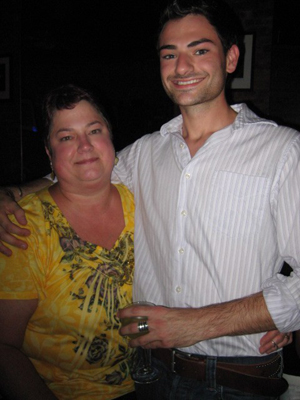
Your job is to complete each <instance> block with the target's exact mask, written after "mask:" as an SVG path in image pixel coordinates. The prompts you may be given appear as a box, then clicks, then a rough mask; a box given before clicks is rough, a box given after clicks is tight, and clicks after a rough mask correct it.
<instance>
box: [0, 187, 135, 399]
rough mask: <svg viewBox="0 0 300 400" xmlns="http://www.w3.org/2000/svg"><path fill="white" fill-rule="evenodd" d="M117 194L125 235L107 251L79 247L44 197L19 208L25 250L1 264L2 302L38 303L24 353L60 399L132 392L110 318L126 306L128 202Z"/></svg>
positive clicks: (125, 355)
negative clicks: (23, 217)
mask: <svg viewBox="0 0 300 400" xmlns="http://www.w3.org/2000/svg"><path fill="white" fill-rule="evenodd" d="M116 187H117V189H118V191H119V193H120V196H121V199H122V205H123V212H124V218H125V228H124V230H123V232H122V233H121V235H120V237H119V239H118V240H117V242H116V243H115V246H114V248H113V249H111V250H106V249H104V248H101V247H100V246H97V245H94V244H92V243H88V242H85V241H83V240H81V239H80V237H78V235H77V234H76V232H75V231H74V230H73V229H72V227H71V226H70V225H69V223H68V221H67V220H66V218H65V217H64V216H63V214H62V213H61V211H60V210H59V208H58V206H57V205H56V203H55V202H54V200H53V199H52V197H51V196H50V194H49V192H48V190H47V189H44V190H42V191H40V192H37V193H35V194H32V195H29V196H26V197H25V198H24V199H22V200H21V201H20V205H21V207H23V208H24V209H25V210H26V217H27V221H28V228H29V229H30V230H31V235H30V236H29V237H28V238H26V241H27V243H28V249H27V250H26V251H24V250H19V249H16V248H13V249H12V250H13V256H12V257H9V258H5V257H3V258H2V259H1V262H0V298H2V299H36V298H38V299H39V302H38V308H37V310H36V311H35V313H34V315H33V316H32V318H31V320H30V322H29V324H28V326H27V330H26V334H25V340H24V345H23V350H24V352H25V353H26V355H27V356H28V357H29V358H30V360H31V361H32V363H33V364H34V366H35V368H36V370H37V371H38V373H39V374H40V375H41V377H42V378H43V379H44V381H45V382H46V383H47V385H48V386H49V388H50V389H51V390H52V391H53V392H54V393H55V395H56V396H57V397H58V398H59V399H72V400H73V399H74V400H75V399H89V400H92V399H97V400H101V399H103V400H104V399H105V400H107V399H114V398H117V397H119V396H122V395H123V394H126V393H128V392H130V391H132V390H134V386H133V382H132V380H131V378H130V374H129V364H130V359H131V357H132V355H133V350H132V349H130V348H129V347H128V342H127V340H126V338H123V337H121V336H120V335H119V332H118V330H119V328H120V323H119V320H118V319H117V318H116V311H117V310H118V309H119V308H122V307H124V306H126V305H127V304H128V303H130V302H131V298H132V280H133V268H134V254H133V230H134V201H133V196H132V194H131V192H130V191H129V190H128V189H127V188H126V187H125V186H122V185H116ZM11 219H12V220H14V218H13V217H12V218H11ZM14 221H15V220H14Z"/></svg>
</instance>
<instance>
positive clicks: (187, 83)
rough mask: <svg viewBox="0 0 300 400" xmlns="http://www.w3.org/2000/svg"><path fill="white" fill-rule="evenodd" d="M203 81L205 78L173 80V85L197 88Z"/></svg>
mask: <svg viewBox="0 0 300 400" xmlns="http://www.w3.org/2000/svg"><path fill="white" fill-rule="evenodd" d="M203 80H204V78H190V79H172V83H173V84H174V85H176V86H191V85H192V86H196V85H197V84H198V83H200V82H202V81H203Z"/></svg>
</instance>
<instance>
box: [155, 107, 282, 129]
mask: <svg viewBox="0 0 300 400" xmlns="http://www.w3.org/2000/svg"><path fill="white" fill-rule="evenodd" d="M231 108H232V109H233V110H234V111H236V112H237V113H238V115H237V116H236V119H235V121H234V123H233V124H232V130H233V131H234V130H237V129H240V128H242V127H243V126H245V125H249V124H258V123H259V124H269V125H274V126H277V124H276V122H274V121H270V120H267V119H264V118H261V117H259V116H257V115H256V114H254V112H253V111H251V110H250V108H248V106H247V105H246V104H245V103H241V104H234V105H232V106H231ZM181 131H182V116H181V115H178V117H175V118H173V119H171V121H169V122H167V123H166V124H164V125H163V126H162V127H161V129H160V134H161V135H162V136H166V135H167V134H170V133H171V134H178V133H180V134H181Z"/></svg>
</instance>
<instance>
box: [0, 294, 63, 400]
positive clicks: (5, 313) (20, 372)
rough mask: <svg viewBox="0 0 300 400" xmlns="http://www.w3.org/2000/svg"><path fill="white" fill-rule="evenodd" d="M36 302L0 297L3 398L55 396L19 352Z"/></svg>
mask: <svg viewBox="0 0 300 400" xmlns="http://www.w3.org/2000/svg"><path fill="white" fill-rule="evenodd" d="M37 304H38V300H37V299H34V300H0V326H1V329H0V394H1V395H2V396H3V397H4V398H5V400H10V399H26V400H37V399H43V400H54V399H57V397H55V396H54V394H53V393H52V392H51V390H50V389H48V387H47V385H46V384H45V383H44V382H43V380H42V379H41V378H40V376H39V374H38V373H37V371H36V370H35V368H34V366H33V364H32V363H31V361H30V360H29V358H28V357H27V356H26V355H25V354H24V353H23V352H22V351H21V347H22V344H23V341H24V336H25V330H26V327H27V324H28V321H29V320H30V318H31V316H32V315H33V313H34V311H35V310H36V308H37Z"/></svg>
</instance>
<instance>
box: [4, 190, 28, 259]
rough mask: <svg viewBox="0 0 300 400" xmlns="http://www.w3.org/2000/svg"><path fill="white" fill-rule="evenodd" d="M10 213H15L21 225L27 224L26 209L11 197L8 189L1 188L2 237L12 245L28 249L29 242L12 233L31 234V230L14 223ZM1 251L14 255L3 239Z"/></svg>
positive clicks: (7, 254) (19, 234)
mask: <svg viewBox="0 0 300 400" xmlns="http://www.w3.org/2000/svg"><path fill="white" fill-rule="evenodd" d="M9 214H14V215H15V217H16V219H17V221H18V222H19V223H20V224H21V225H26V224H27V220H26V217H25V213H24V211H23V210H22V209H21V208H20V207H19V206H18V204H17V203H16V202H15V201H14V200H13V199H12V198H11V197H9V196H8V195H7V194H6V190H4V189H0V239H1V240H2V241H3V242H5V243H8V244H10V245H12V246H15V247H20V248H22V249H26V248H27V244H26V243H25V242H23V241H22V240H20V239H17V238H16V237H15V236H12V234H13V235H18V236H29V235H30V231H29V230H28V229H25V228H20V227H19V226H17V225H15V224H13V223H12V222H11V221H10V220H9V218H8V215H9ZM0 252H1V253H3V254H4V255H6V256H11V255H12V251H11V250H10V249H8V248H7V247H6V246H5V245H4V244H3V243H2V242H1V241H0Z"/></svg>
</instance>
